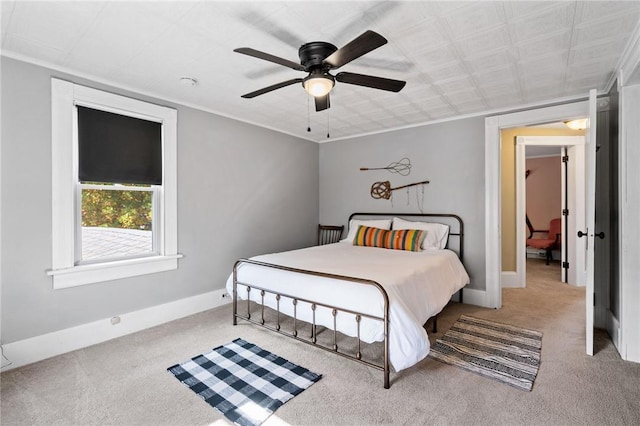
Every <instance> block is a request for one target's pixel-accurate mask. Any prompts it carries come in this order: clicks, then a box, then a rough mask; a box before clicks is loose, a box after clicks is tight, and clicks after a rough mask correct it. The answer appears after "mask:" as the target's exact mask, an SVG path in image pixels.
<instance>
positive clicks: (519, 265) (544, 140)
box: [516, 136, 585, 287]
mask: <svg viewBox="0 0 640 426" xmlns="http://www.w3.org/2000/svg"><path fill="white" fill-rule="evenodd" d="M584 145H585V137H584V136H518V137H517V138H516V224H524V223H525V218H526V214H527V213H526V209H527V198H526V187H527V185H526V182H525V178H524V175H525V170H526V156H525V148H526V147H527V146H557V147H565V146H567V147H568V146H575V147H576V148H577V149H578V150H582V153H580V152H578V153H577V155H576V156H575V157H576V158H575V159H574V161H576V162H575V163H574V165H575V169H574V170H575V175H576V176H575V178H574V179H573V181H574V182H584V174H585V168H584ZM580 160H582V161H580ZM581 163H582V164H581ZM568 190H569V191H572V193H573V194H574V195H575V198H574V203H573V204H575V207H574V208H572V209H570V214H572V215H574V216H573V217H574V218H576V219H577V221H576V220H573V221H571V222H570V223H571V224H572V226H570V227H569V228H568V229H569V235H576V233H577V232H578V229H584V220H585V219H584V208H582V212H580V210H579V206H584V203H585V200H584V196H585V194H584V190H582V191H580V188H577V187H576V185H574V188H569V189H568ZM565 208H569V207H565ZM580 217H582V220H580ZM562 220H563V228H562V229H565V228H564V221H565V220H566V216H563V217H562ZM566 241H568V239H567V238H566V237H565V239H564V240H563V244H565V242H566ZM571 241H573V239H572V240H571ZM525 243H526V235H525V229H524V226H519V225H518V226H517V228H516V283H518V285H517V286H518V287H526V282H527V274H526V268H527V266H526V265H527V263H526V262H527V253H526V244H525ZM583 245H584V244H583ZM570 247H571V252H572V253H574V254H573V255H570V256H569V259H564V257H563V260H565V261H568V262H569V264H570V265H571V264H573V268H574V269H575V270H576V271H580V270H582V269H584V268H580V266H579V265H578V263H577V257H578V256H577V253H579V252H580V249H582V250H584V247H582V248H580V247H578V245H576V244H571V246H570ZM563 256H564V251H563ZM575 281H577V282H578V285H579V286H584V285H585V281H584V277H582V276H579V275H578V276H576V280H575Z"/></svg>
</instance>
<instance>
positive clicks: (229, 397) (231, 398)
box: [167, 339, 322, 426]
mask: <svg viewBox="0 0 640 426" xmlns="http://www.w3.org/2000/svg"><path fill="white" fill-rule="evenodd" d="M167 370H168V371H169V372H170V373H171V374H173V375H174V376H175V377H176V379H178V380H180V381H181V382H182V383H184V384H185V385H187V386H188V387H189V388H190V389H191V390H192V391H194V392H195V393H196V394H198V396H200V397H201V398H202V399H204V400H205V401H206V402H207V403H208V404H209V405H211V406H212V407H214V408H215V409H217V410H218V411H220V412H221V413H222V414H223V415H224V416H225V417H226V418H227V419H229V420H231V421H232V422H233V423H235V424H238V425H241V426H252V425H259V424H261V423H262V422H264V421H265V420H267V418H268V417H269V416H270V415H271V414H272V413H273V412H274V411H275V410H277V409H278V407H280V406H281V405H282V404H284V403H285V402H287V401H288V400H290V399H291V398H293V397H294V396H296V395H298V394H299V393H301V392H302V391H304V390H305V389H307V388H308V387H309V386H311V385H312V384H314V383H315V382H317V381H318V380H320V378H322V375H320V374H316V373H313V372H311V371H309V370H307V369H306V368H303V367H300V366H299V365H296V364H294V363H292V362H289V361H287V360H286V359H284V358H282V357H279V356H278V355H275V354H272V353H271V352H269V351H265V350H264V349H262V348H260V347H259V346H256V345H254V344H252V343H249V342H247V341H245V340H243V339H236V340H234V341H233V342H231V343H227V344H226V345H222V346H219V347H217V348H215V349H213V350H212V351H211V352H209V353H206V354H202V355H198V356H196V357H194V358H192V359H190V360H189V361H186V362H183V363H181V364H176V365H174V366H172V367H169V368H168V369H167Z"/></svg>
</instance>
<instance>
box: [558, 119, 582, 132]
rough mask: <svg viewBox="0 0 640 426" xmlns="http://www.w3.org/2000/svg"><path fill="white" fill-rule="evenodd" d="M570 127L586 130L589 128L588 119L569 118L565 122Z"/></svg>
mask: <svg viewBox="0 0 640 426" xmlns="http://www.w3.org/2000/svg"><path fill="white" fill-rule="evenodd" d="M563 123H564V124H565V125H566V126H567V127H568V128H570V129H573V130H584V129H586V128H587V119H586V118H578V119H576V120H567V121H564V122H563Z"/></svg>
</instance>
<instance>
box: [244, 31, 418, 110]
mask: <svg viewBox="0 0 640 426" xmlns="http://www.w3.org/2000/svg"><path fill="white" fill-rule="evenodd" d="M386 43H387V39H386V38H384V37H382V36H381V35H380V34H378V33H376V32H375V31H371V30H368V31H365V32H364V33H362V34H361V35H359V36H358V37H356V38H355V39H353V40H352V41H350V42H349V43H347V44H346V45H345V46H343V47H341V48H340V49H338V48H337V47H336V46H334V45H333V44H331V43H327V42H324V41H312V42H310V43H306V44H303V45H302V46H300V49H299V50H298V56H299V57H300V63H299V64H298V63H296V62H293V61H289V60H287V59H283V58H280V57H278V56H274V55H271V54H269V53H264V52H261V51H259V50H255V49H252V48H250V47H240V48H238V49H234V50H233V51H234V52H238V53H242V54H244V55H248V56H253V57H254V58H258V59H263V60H265V61H269V62H273V63H276V64H279V65H283V66H285V67H288V68H291V69H294V70H296V71H304V72H306V73H308V75H307V76H306V77H305V78H294V79H292V80H287V81H283V82H282V83H277V84H274V85H271V86H268V87H265V88H263V89H260V90H256V91H254V92H251V93H247V94H245V95H242V97H243V98H248V99H249V98H254V97H256V96H259V95H263V94H265V93H268V92H271V91H273V90H276V89H281V88H283V87H286V86H290V85H292V84H295V83H302V87H304V88H305V90H306V91H307V92H309V94H311V95H312V96H313V97H314V98H315V103H316V111H323V110H325V109H327V108H329V107H330V103H329V92H331V89H333V86H334V85H335V82H336V81H338V82H340V83H347V84H355V85H358V86H365V87H371V88H373V89H380V90H387V91H390V92H399V91H400V90H402V88H403V87H404V86H405V84H407V83H406V82H405V81H401V80H392V79H390V78H382V77H375V76H372V75H364V74H354V73H350V72H339V73H338V74H336V75H332V74H331V73H330V72H329V71H331V70H334V69H337V68H340V67H341V66H343V65H345V64H348V63H349V62H351V61H353V60H354V59H357V58H359V57H361V56H363V55H365V54H367V53H369V52H371V51H372V50H375V49H377V48H378V47H380V46H383V45H385V44H386Z"/></svg>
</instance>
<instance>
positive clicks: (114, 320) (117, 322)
mask: <svg viewBox="0 0 640 426" xmlns="http://www.w3.org/2000/svg"><path fill="white" fill-rule="evenodd" d="M120 321H121V319H120V317H119V316H118V315H116V316H115V317H111V325H116V324H119V323H120Z"/></svg>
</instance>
